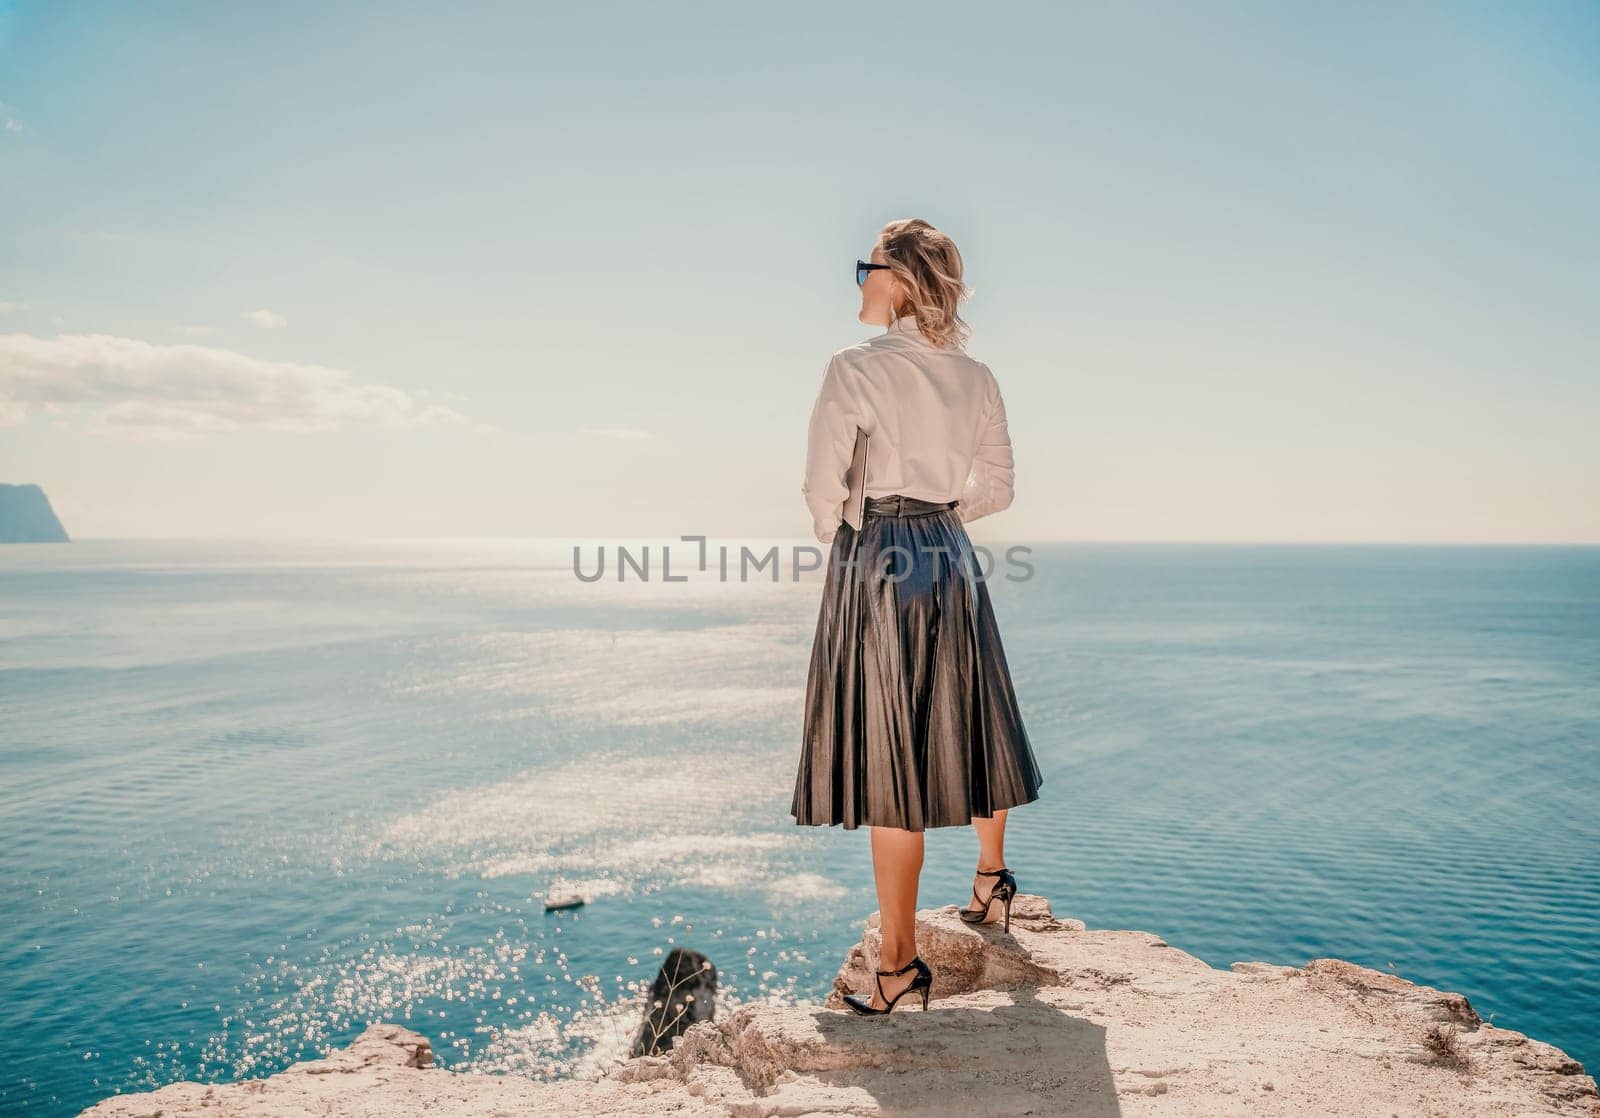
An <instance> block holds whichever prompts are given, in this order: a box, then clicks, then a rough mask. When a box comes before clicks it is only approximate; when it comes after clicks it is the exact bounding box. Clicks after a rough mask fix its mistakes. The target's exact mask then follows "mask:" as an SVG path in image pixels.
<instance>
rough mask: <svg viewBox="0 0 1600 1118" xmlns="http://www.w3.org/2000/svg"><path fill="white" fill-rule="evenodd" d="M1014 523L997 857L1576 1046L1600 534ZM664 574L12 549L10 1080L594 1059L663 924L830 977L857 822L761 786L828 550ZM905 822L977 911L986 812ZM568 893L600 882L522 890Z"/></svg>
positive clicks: (274, 555)
mask: <svg viewBox="0 0 1600 1118" xmlns="http://www.w3.org/2000/svg"><path fill="white" fill-rule="evenodd" d="M713 542H714V543H715V542H717V541H713ZM588 556H589V561H592V548H591V549H589V552H588ZM680 558H682V557H681V556H680V555H678V554H676V553H675V554H674V567H675V569H676V570H678V571H680V573H681V571H682V570H684V569H687V568H688V567H690V565H691V564H689V563H687V562H685V563H683V564H682V566H680V565H679V560H680ZM1029 561H1030V562H1031V563H1032V565H1033V576H1032V577H1031V578H1029V579H1027V580H1026V581H1020V582H1012V581H1007V580H1005V579H1004V578H998V577H997V579H996V580H995V581H994V582H992V583H991V591H992V593H993V596H994V601H995V606H996V610H997V612H998V614H999V619H1000V625H1001V631H1002V634H1003V636H1004V639H1005V642H1006V652H1007V655H1008V658H1009V660H1010V663H1011V668H1012V673H1013V677H1014V679H1015V681H1016V685H1017V691H1018V695H1019V699H1020V702H1021V704H1022V710H1023V713H1024V716H1025V717H1026V719H1027V724H1028V729H1029V733H1030V735H1031V737H1032V740H1033V743H1034V748H1035V751H1036V753H1037V754H1038V756H1039V759H1040V762H1041V764H1042V766H1043V768H1044V771H1045V784H1044V788H1043V797H1042V799H1041V800H1039V801H1038V802H1036V803H1033V804H1029V805H1027V806H1025V807H1022V808H1019V809H1017V810H1016V811H1015V812H1013V813H1012V816H1011V826H1010V831H1009V838H1008V845H1007V860H1008V862H1009V864H1010V865H1011V866H1012V867H1014V869H1015V870H1016V872H1017V874H1018V877H1019V880H1020V883H1021V886H1022V888H1023V890H1024V891H1026V892H1035V893H1041V894H1044V895H1046V896H1047V897H1049V898H1050V900H1051V901H1052V903H1053V905H1054V907H1055V910H1056V912H1057V913H1058V914H1059V915H1063V916H1071V917H1076V918H1079V919H1082V920H1084V921H1086V922H1087V923H1088V924H1089V926H1091V927H1104V928H1137V929H1143V930H1146V931H1150V932H1154V933H1157V934H1159V935H1161V936H1163V937H1164V938H1166V939H1167V940H1169V941H1170V942H1171V943H1173V944H1174V945H1176V946H1178V947H1181V948H1182V949H1184V950H1186V951H1188V952H1190V953H1192V954H1195V955H1198V956H1199V957H1201V958H1203V959H1205V960H1206V961H1208V962H1210V963H1212V964H1214V965H1216V966H1220V967H1226V966H1227V965H1228V964H1229V963H1231V962H1234V961H1237V960H1257V959H1259V960H1268V961H1272V962H1278V963H1287V964H1301V963H1304V962H1306V961H1307V960H1309V959H1312V958H1316V957H1322V956H1337V957H1340V958H1344V959H1349V960H1352V961H1354V962H1357V963H1361V964H1364V965H1367V966H1371V967H1376V968H1379V969H1382V970H1392V971H1394V972H1395V973H1398V974H1400V975H1402V976H1404V977H1406V978H1409V979H1412V980H1414V981H1417V982H1422V983H1427V984H1430V985H1434V986H1438V987H1441V988H1444V989H1447V990H1454V991H1458V992H1460V993H1463V994H1465V995H1467V996H1468V997H1469V998H1470V999H1471V1001H1472V1003H1473V1005H1474V1006H1475V1007H1476V1008H1477V1009H1478V1011H1479V1012H1480V1013H1481V1014H1483V1015H1484V1016H1485V1017H1486V1018H1489V1017H1492V1018H1493V1020H1494V1022H1495V1023H1496V1024H1498V1025H1501V1026H1503V1027H1509V1028H1514V1029H1518V1030H1521V1031H1523V1032H1526V1033H1528V1034H1530V1035H1532V1036H1534V1037H1537V1038H1539V1039H1541V1040H1545V1041H1548V1042H1550V1043H1553V1044H1556V1045H1558V1046H1560V1047H1562V1048H1564V1049H1565V1050H1566V1051H1567V1052H1569V1053H1570V1054H1571V1055H1573V1056H1575V1057H1576V1058H1578V1059H1579V1060H1581V1061H1583V1062H1584V1063H1585V1064H1586V1065H1587V1066H1588V1067H1589V1068H1590V1070H1594V1069H1595V1067H1596V1061H1597V1059H1600V1024H1597V1019H1596V1015H1595V1012H1594V1011H1595V1009H1596V1007H1597V1004H1600V1000H1597V994H1600V975H1597V971H1596V967H1595V963H1596V957H1597V947H1600V856H1597V855H1600V809H1597V807H1596V804H1597V801H1600V797H1597V796H1596V793H1595V786H1596V778H1597V777H1600V549H1595V548H1562V547H1538V548H1534V547H1529V548H1519V547H1476V546H1438V547H1411V546H1386V545H1352V546H1321V545H1317V546H1311V545H1281V546H1264V545H1178V544H1171V545H1036V546H1035V547H1034V550H1033V552H1032V554H1031V556H1029ZM713 566H714V564H713ZM1006 569H1007V570H1009V569H1010V568H1006ZM1013 573H1015V572H1013ZM652 574H653V575H654V576H655V577H654V580H653V581H651V582H648V583H642V582H640V581H638V580H630V581H628V582H626V583H622V584H618V583H617V582H616V581H614V579H608V580H606V581H602V582H599V583H594V584H588V583H584V582H581V581H580V580H578V579H577V578H575V577H574V575H573V572H572V558H571V552H570V547H568V546H564V545H563V546H556V545H552V544H549V543H530V542H524V541H459V542H456V541H450V542H431V543H430V542H421V541H417V542H404V541H395V542H386V543H372V544H359V545H357V544H349V545H346V544H328V543H299V544H259V543H224V542H169V541H110V540H87V541H80V542H75V543H72V544H62V545H27V546H13V547H9V548H5V549H0V905H3V910H0V916H3V919H0V974H3V980H0V981H3V991H0V992H3V999H0V1000H3V1004H4V1005H5V1007H6V1008H7V1010H8V1018H9V1019H8V1022H7V1027H6V1028H5V1029H3V1030H0V1068H4V1069H5V1070H4V1074H3V1076H0V1112H3V1113H6V1114H30V1115H32V1114H39V1115H55V1114H73V1113H76V1112H77V1111H78V1110H79V1109H81V1108H83V1107H85V1106H88V1105H90V1104H91V1103H93V1102H95V1101H97V1100H98V1099H100V1098H102V1097H105V1096H107V1095H110V1094H113V1093H115V1092H121V1091H132V1090H142V1089H149V1088H153V1087H156V1086H159V1085H162V1084H164V1083H168V1082H172V1081H174V1080H180V1079H199V1080H208V1081H226V1080H232V1079H235V1078H238V1077H242V1076H260V1075H266V1074H269V1073H271V1072H274V1071H277V1070H279V1069H281V1068H283V1067H285V1066H287V1065H288V1064H290V1063H292V1062H294V1061H295V1060H298V1059H303V1058H308V1057H311V1056H315V1055H317V1054H319V1053H321V1052H325V1051H327V1050H328V1049H330V1048H332V1047H336V1046H340V1045H343V1044H345V1043H348V1042H349V1040H350V1039H352V1038H353V1037H354V1036H355V1035H356V1034H357V1033H359V1032H360V1031H361V1029H362V1028H363V1027H364V1026H365V1024H366V1023H367V1022H370V1021H378V1020H388V1021H400V1022H403V1023H406V1024H408V1025H409V1026H410V1027H412V1028H415V1029H417V1030H419V1031H421V1032H423V1033H425V1034H426V1035H428V1036H429V1037H430V1038H431V1039H432V1040H433V1042H434V1045H435V1050H436V1053H437V1056H438V1060H439V1062H440V1063H441V1064H443V1065H446V1066H449V1067H454V1068H472V1069H477V1070H484V1071H492V1072H518V1073H522V1074H528V1075H534V1076H561V1075H583V1074H588V1073H590V1072H592V1071H593V1070H594V1069H595V1068H597V1067H599V1066H602V1065H604V1064H605V1063H607V1062H608V1061H611V1060H614V1059H616V1058H618V1057H619V1055H621V1054H623V1053H625V1050H626V1047H627V1044H628V1042H629V1040H630V1039H631V1035H632V1032H633V1029H634V1028H635V1026H636V1024H637V1021H638V1016H639V1009H640V1002H641V992H642V989H643V987H644V986H645V985H647V984H648V983H649V981H650V980H651V979H652V978H653V976H654V974H655V971H656V968H657V967H658V966H659V965H660V963H661V960H662V957H663V956H664V954H665V953H666V952H667V951H670V950H671V949H672V947H673V946H676V945H683V946H687V947H692V948H695V949H698V950H700V951H703V952H705V953H706V954H707V955H709V956H710V957H711V959H712V960H713V962H714V963H715V964H716V966H717V967H718V969H719V971H720V977H721V983H722V986H721V991H720V997H719V1013H726V1012H728V1010H729V1008H730V1007H732V1006H734V1005H737V1004H740V1003H744V1002H749V1001H755V1000H775V1001H790V1000H811V999H819V998H821V997H822V996H824V995H825V994H826V992H827V990H828V987H829V985H830V982H831V980H832V977H833V975H834V973H835V971H836V969H837V967H838V965H839V962H840V959H841V957H842V955H843V953H844V952H845V950H846V949H847V948H848V947H849V946H850V945H851V944H852V943H854V942H856V940H857V939H859V937H860V933H861V926H862V923H863V920H864V919H865V917H866V916H867V914H868V913H869V912H871V911H872V910H873V908H874V907H875V900H874V895H873V890H872V876H871V863H870V859H869V854H868V841H867V840H868V832H867V830H866V829H861V830H857V831H851V832H846V831H843V830H840V829H837V828H818V829H812V828H799V827H796V826H795V825H794V823H793V821H792V819H791V818H790V817H789V815H788V806H789V797H790V794H791V792H792V782H793V776H794V763H795V758H796V749H797V740H798V730H799V725H800V718H801V697H802V692H803V688H804V680H805V671H806V664H807V657H808V655H809V650H810V642H811V637H812V632H813V628H814V625H815V622H816V607H817V597H818V592H819V589H820V586H819V583H818V581H817V577H819V576H810V577H807V578H805V579H802V580H800V581H791V580H790V579H789V572H788V569H787V568H785V569H784V570H783V572H782V579H781V580H780V581H779V582H778V583H776V584H775V583H772V582H770V581H765V580H757V581H750V582H742V583H741V582H737V581H732V582H721V581H718V580H717V579H715V577H713V576H712V575H706V574H700V575H696V576H694V577H691V578H690V579H689V580H688V581H687V582H681V583H666V582H663V581H661V580H660V577H659V569H657V570H655V571H653V572H652ZM927 844H928V850H927V852H928V856H927V863H926V868H925V871H924V875H923V880H922V891H921V897H920V903H921V904H922V905H923V906H936V905H940V904H946V903H962V902H963V901H964V900H965V899H966V897H967V895H968V890H969V888H970V883H971V869H972V862H973V857H974V854H975V849H976V847H975V840H974V838H973V835H972V832H971V831H970V829H950V830H941V831H933V832H929V833H928V837H927ZM566 886H575V887H577V888H579V889H581V890H583V891H584V892H586V893H587V894H588V895H589V896H590V898H591V899H590V901H589V903H588V904H587V905H586V906H585V907H582V908H579V909H576V910H569V911H565V912H560V913H546V912H545V911H544V910H543V905H542V898H543V895H544V894H545V892H546V891H547V890H550V889H552V888H561V887H566Z"/></svg>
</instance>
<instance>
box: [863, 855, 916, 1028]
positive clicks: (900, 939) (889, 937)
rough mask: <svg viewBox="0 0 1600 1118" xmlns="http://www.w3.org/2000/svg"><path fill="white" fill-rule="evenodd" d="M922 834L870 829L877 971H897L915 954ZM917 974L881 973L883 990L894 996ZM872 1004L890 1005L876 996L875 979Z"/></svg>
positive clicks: (879, 1006)
mask: <svg viewBox="0 0 1600 1118" xmlns="http://www.w3.org/2000/svg"><path fill="white" fill-rule="evenodd" d="M922 836H923V832H921V831H906V830H901V829H900V828H898V827H873V828H872V873H873V876H874V877H875V878H876V879H877V884H878V914H879V920H880V922H881V924H880V927H881V931H882V933H883V946H882V947H881V948H880V949H879V951H878V969H879V970H898V969H899V968H901V967H903V966H905V965H906V964H907V963H909V962H911V960H912V959H914V958H916V955H917V886H918V885H919V884H920V883H921V878H922ZM874 977H877V976H874ZM916 977H917V972H916V971H915V970H908V971H906V973H904V974H898V975H887V974H886V975H883V976H882V978H881V983H882V986H883V993H884V994H885V995H887V997H888V998H893V997H894V996H895V995H896V994H897V993H899V992H900V991H901V990H904V989H905V988H906V987H907V986H909V985H911V982H912V980H913V979H915V978H916ZM872 1004H873V1007H874V1008H876V1009H883V1008H885V1007H886V1006H887V1005H888V1004H889V1003H888V1001H886V1000H885V999H884V998H883V997H879V996H878V983H877V982H875V983H873V986H872Z"/></svg>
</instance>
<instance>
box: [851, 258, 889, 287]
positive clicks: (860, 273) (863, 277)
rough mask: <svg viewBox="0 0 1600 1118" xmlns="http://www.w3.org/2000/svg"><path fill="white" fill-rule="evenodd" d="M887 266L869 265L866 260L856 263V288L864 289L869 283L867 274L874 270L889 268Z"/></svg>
mask: <svg viewBox="0 0 1600 1118" xmlns="http://www.w3.org/2000/svg"><path fill="white" fill-rule="evenodd" d="M888 266H889V265H887V264H868V263H867V262H866V261H865V260H857V261H856V286H857V287H864V286H866V282H867V273H868V272H870V271H872V270H873V269H874V268H887V267H888Z"/></svg>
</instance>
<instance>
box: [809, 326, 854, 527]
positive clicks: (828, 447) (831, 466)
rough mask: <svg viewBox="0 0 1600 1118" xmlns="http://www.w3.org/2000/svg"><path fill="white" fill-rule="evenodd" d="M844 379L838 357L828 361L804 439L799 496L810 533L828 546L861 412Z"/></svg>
mask: <svg viewBox="0 0 1600 1118" xmlns="http://www.w3.org/2000/svg"><path fill="white" fill-rule="evenodd" d="M844 378H845V372H844V367H843V365H842V364H841V362H840V361H839V358H838V356H837V355H835V356H833V357H831V358H829V359H828V367H827V368H826V369H825V370H824V371H823V374H822V388H821V389H820V390H819V391H818V392H817V402H816V404H815V405H813V407H812V409H811V423H810V427H809V430H808V431H807V435H806V476H805V480H804V481H802V482H801V483H800V492H801V493H803V494H805V498H806V505H807V506H808V507H809V508H810V510H811V525H812V531H813V532H814V533H815V534H816V537H817V540H818V541H819V542H821V543H832V542H833V537H834V534H835V533H836V532H838V530H839V525H840V523H841V522H842V521H843V520H844V502H845V499H846V498H847V497H849V496H850V488H849V486H847V485H846V484H845V475H846V474H847V473H848V472H849V470H850V456H851V455H852V454H853V453H854V452H855V446H856V428H857V427H858V426H861V425H862V423H861V409H860V408H859V407H858V406H857V405H856V401H855V397H854V396H853V395H852V394H851V393H850V390H849V388H848V386H847V385H846V384H845V379H844Z"/></svg>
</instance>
